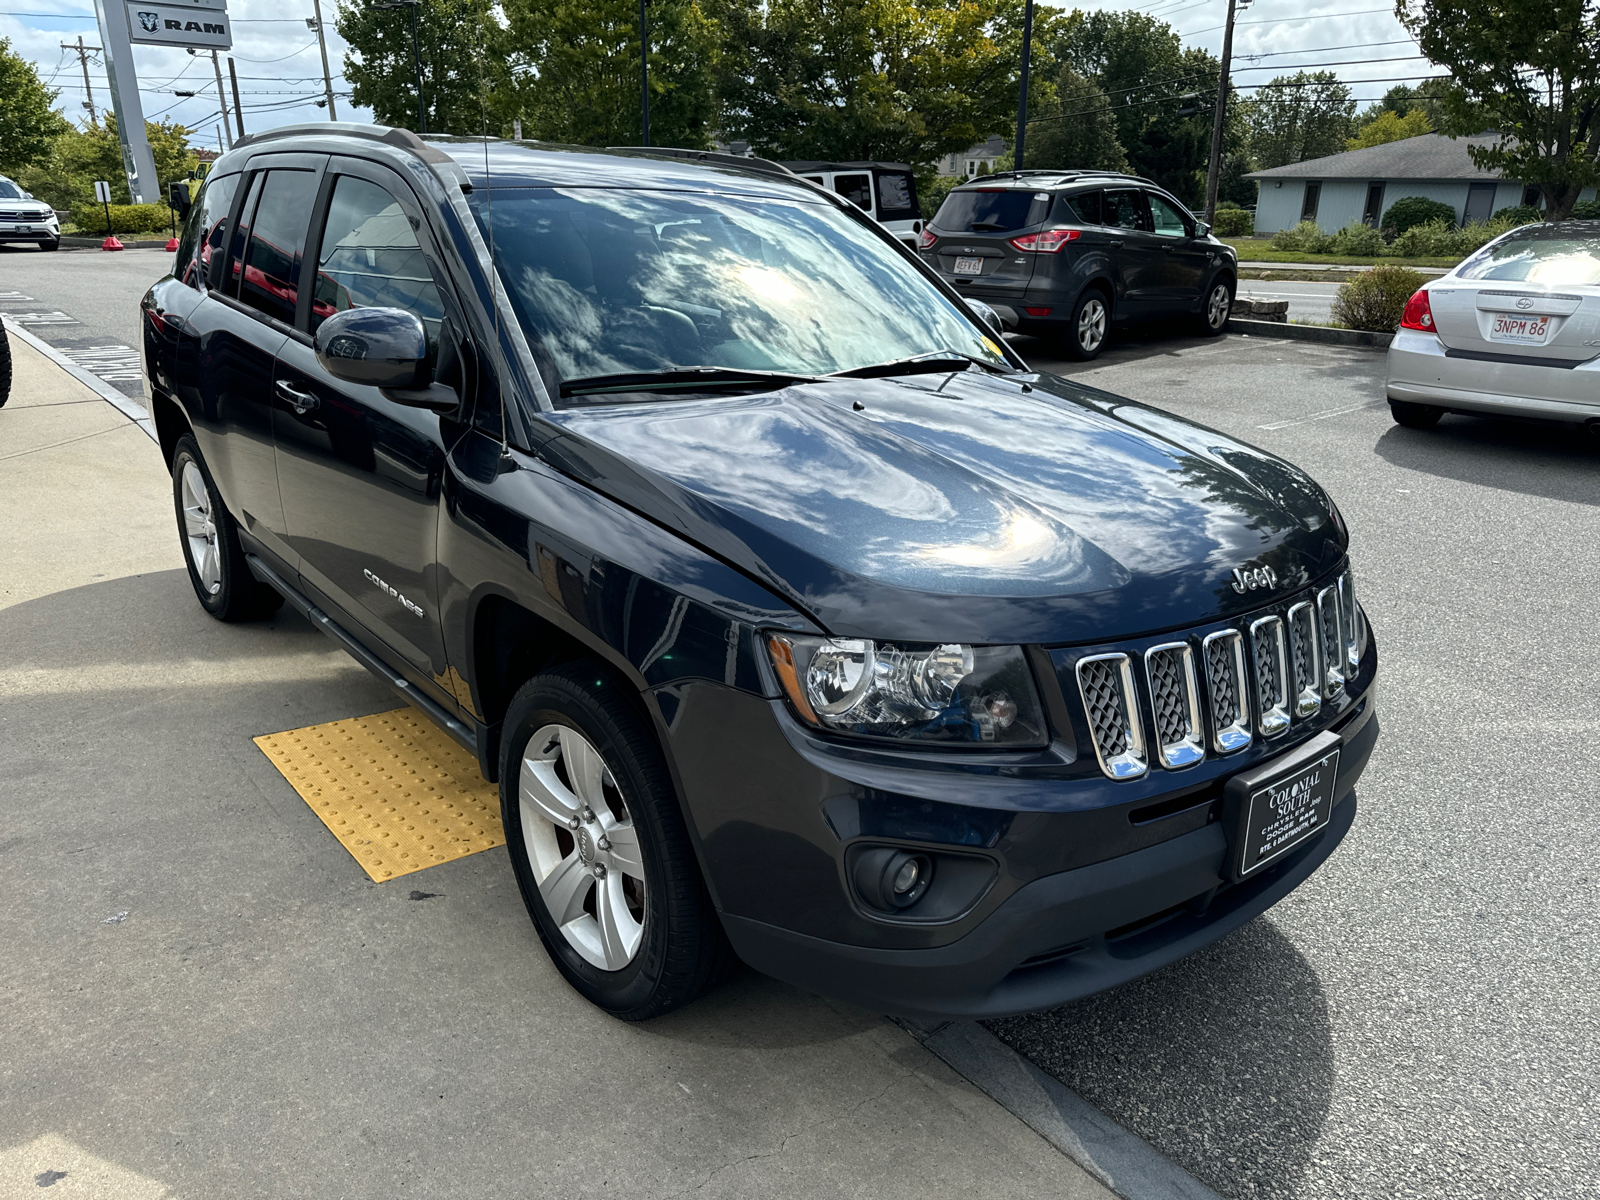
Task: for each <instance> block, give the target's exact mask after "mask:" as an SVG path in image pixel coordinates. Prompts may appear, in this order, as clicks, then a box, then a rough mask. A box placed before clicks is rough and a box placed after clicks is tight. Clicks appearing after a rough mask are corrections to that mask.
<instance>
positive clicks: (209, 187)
mask: <svg viewBox="0 0 1600 1200" xmlns="http://www.w3.org/2000/svg"><path fill="white" fill-rule="evenodd" d="M238 191H239V176H237V175H218V176H217V177H215V178H214V179H208V180H207V181H206V183H205V185H204V186H203V187H202V188H201V189H200V195H199V196H198V197H197V198H196V200H195V202H194V205H193V206H192V207H191V208H190V209H189V216H188V219H187V220H185V221H184V223H183V241H181V242H179V243H178V258H177V261H176V262H175V263H174V264H173V268H172V271H173V274H175V275H176V276H177V277H178V278H179V279H181V280H183V282H184V283H186V284H188V285H189V286H190V287H192V288H196V289H198V288H200V287H202V286H203V285H204V284H205V283H206V282H207V280H208V278H210V272H209V271H208V270H207V268H209V267H210V265H211V260H212V259H213V258H214V257H216V256H217V255H219V254H220V253H221V252H222V245H223V241H222V240H223V238H224V237H225V236H227V230H226V228H225V226H226V225H227V221H228V210H229V209H230V208H232V207H233V198H234V196H235V195H236V194H237V193H238Z"/></svg>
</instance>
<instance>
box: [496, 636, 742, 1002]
mask: <svg viewBox="0 0 1600 1200" xmlns="http://www.w3.org/2000/svg"><path fill="white" fill-rule="evenodd" d="M625 686H626V685H625V684H623V683H620V682H619V681H618V680H617V679H616V677H615V676H613V675H612V674H611V673H610V671H608V670H607V669H606V668H605V667H604V666H602V665H601V664H599V663H597V662H592V661H591V662H578V663H569V664H567V665H565V666H561V667H557V668H555V669H553V670H551V671H549V672H547V673H545V674H543V675H536V676H535V677H534V678H532V679H530V680H529V681H528V682H527V683H525V684H523V685H522V687H521V688H520V689H518V691H517V694H516V696H515V697H513V699H512V701H511V705H510V708H509V709H508V710H507V712H506V718H505V741H504V742H503V743H502V745H503V749H502V751H501V754H502V757H501V760H500V807H501V818H502V821H503V823H504V827H505V835H506V849H507V850H508V851H509V852H510V855H511V866H512V870H513V871H514V872H515V874H516V878H517V887H518V888H519V889H520V890H521V892H522V900H523V903H524V904H525V905H526V906H527V909H528V915H529V916H530V917H532V918H533V924H534V928H535V929H537V930H538V931H539V938H540V940H541V941H542V942H544V947H545V950H546V951H547V952H548V953H549V955H550V958H551V961H553V962H554V963H555V966H556V969H557V970H558V971H560V972H561V974H562V976H563V977H564V978H565V979H566V981H567V982H568V983H569V984H571V985H572V987H573V989H574V990H576V991H577V992H578V993H579V994H581V995H582V996H583V997H584V998H585V999H586V1000H588V1001H589V1002H590V1003H591V1004H594V1005H595V1006H597V1007H599V1008H602V1009H604V1010H605V1011H606V1012H608V1013H610V1014H611V1015H612V1016H614V1017H619V1018H621V1019H622V1020H624V1021H645V1020H649V1019H650V1018H651V1017H658V1016H661V1015H662V1014H664V1013H668V1012H671V1011H672V1010H673V1009H675V1008H680V1007H682V1006H683V1005H685V1004H688V1003H689V1002H690V1001H692V1000H694V999H695V998H696V997H698V996H699V995H700V994H701V993H703V992H704V991H705V990H706V989H707V988H708V987H710V986H712V985H713V984H714V983H715V982H717V980H718V979H719V978H720V977H721V976H722V974H723V973H724V972H725V970H726V968H727V966H728V965H729V964H730V963H731V961H732V950H731V948H730V947H729V945H728V942H727V939H726V937H725V936H724V935H723V932H722V924H721V921H720V920H719V919H718V918H717V913H716V909H715V908H714V907H713V906H712V903H711V897H710V895H709V893H707V891H706V886H705V883H704V881H703V880H702V879H701V877H700V868H699V865H698V864H697V863H696V861H695V855H694V849H693V847H692V846H691V845H690V842H689V832H688V827H687V826H686V824H685V822H684V818H683V812H682V809H681V808H680V807H679V804H678V798H677V794H676V792H675V791H674V790H673V787H672V780H671V777H670V775H669V774H668V772H667V764H666V761H665V760H664V759H663V758H662V756H661V750H660V747H659V746H658V745H657V743H656V739H655V736H654V734H653V733H652V732H651V730H650V728H649V726H648V725H647V724H646V723H645V721H644V720H643V719H642V718H641V717H640V716H639V714H638V713H637V712H636V711H634V709H633V707H632V706H631V705H629V703H628V702H627V699H626V698H625V696H624V695H623V691H622V689H623V688H624V687H625ZM556 909H558V910H559V911H553V910H556Z"/></svg>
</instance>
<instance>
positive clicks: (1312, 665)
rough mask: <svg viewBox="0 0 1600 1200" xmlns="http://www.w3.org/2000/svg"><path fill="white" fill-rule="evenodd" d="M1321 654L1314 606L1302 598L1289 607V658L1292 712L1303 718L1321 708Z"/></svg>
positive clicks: (1313, 714)
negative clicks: (1291, 671) (1291, 672)
mask: <svg viewBox="0 0 1600 1200" xmlns="http://www.w3.org/2000/svg"><path fill="white" fill-rule="evenodd" d="M1321 658H1322V651H1321V648H1320V647H1319V646H1318V644H1317V613H1316V609H1315V607H1313V605H1312V604H1311V603H1310V602H1309V601H1305V600H1302V601H1301V602H1300V603H1299V604H1296V605H1294V606H1293V607H1292V608H1290V609H1289V660H1290V664H1291V666H1292V669H1293V676H1292V680H1293V692H1294V694H1293V696H1292V697H1291V702H1292V703H1293V705H1294V715H1295V716H1297V717H1299V718H1301V719H1302V720H1304V719H1305V718H1306V717H1311V716H1315V715H1316V713H1317V712H1318V710H1319V709H1321V708H1322V679H1321V674H1320V672H1319V671H1318V669H1317V668H1318V666H1319V665H1320V662H1321Z"/></svg>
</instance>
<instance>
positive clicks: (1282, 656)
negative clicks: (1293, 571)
mask: <svg viewBox="0 0 1600 1200" xmlns="http://www.w3.org/2000/svg"><path fill="white" fill-rule="evenodd" d="M1250 653H1251V657H1252V658H1254V660H1255V665H1256V729H1257V730H1258V731H1259V732H1260V734H1261V736H1262V737H1269V738H1270V737H1277V736H1278V735H1279V734H1281V733H1282V732H1283V731H1284V730H1286V729H1288V728H1289V688H1288V684H1289V647H1288V638H1287V637H1286V636H1285V634H1284V632H1283V621H1282V620H1281V619H1279V618H1278V617H1262V618H1261V619H1260V620H1259V621H1255V622H1252V623H1251V625H1250Z"/></svg>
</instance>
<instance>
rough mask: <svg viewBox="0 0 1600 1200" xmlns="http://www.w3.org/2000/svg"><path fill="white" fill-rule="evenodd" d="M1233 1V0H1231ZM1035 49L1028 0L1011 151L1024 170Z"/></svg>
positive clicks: (1017, 165)
mask: <svg viewBox="0 0 1600 1200" xmlns="http://www.w3.org/2000/svg"><path fill="white" fill-rule="evenodd" d="M1229 2H1230V3H1231V2H1232V0H1229ZM1032 50H1033V0H1028V5H1027V8H1026V9H1025V10H1024V11H1023V15H1022V83H1021V86H1020V87H1018V89H1017V140H1016V144H1015V145H1014V146H1013V147H1012V151H1011V167H1012V169H1013V170H1016V171H1020V170H1022V162H1023V155H1024V153H1025V152H1026V149H1027V139H1028V59H1029V58H1030V57H1031V53H1032Z"/></svg>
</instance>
